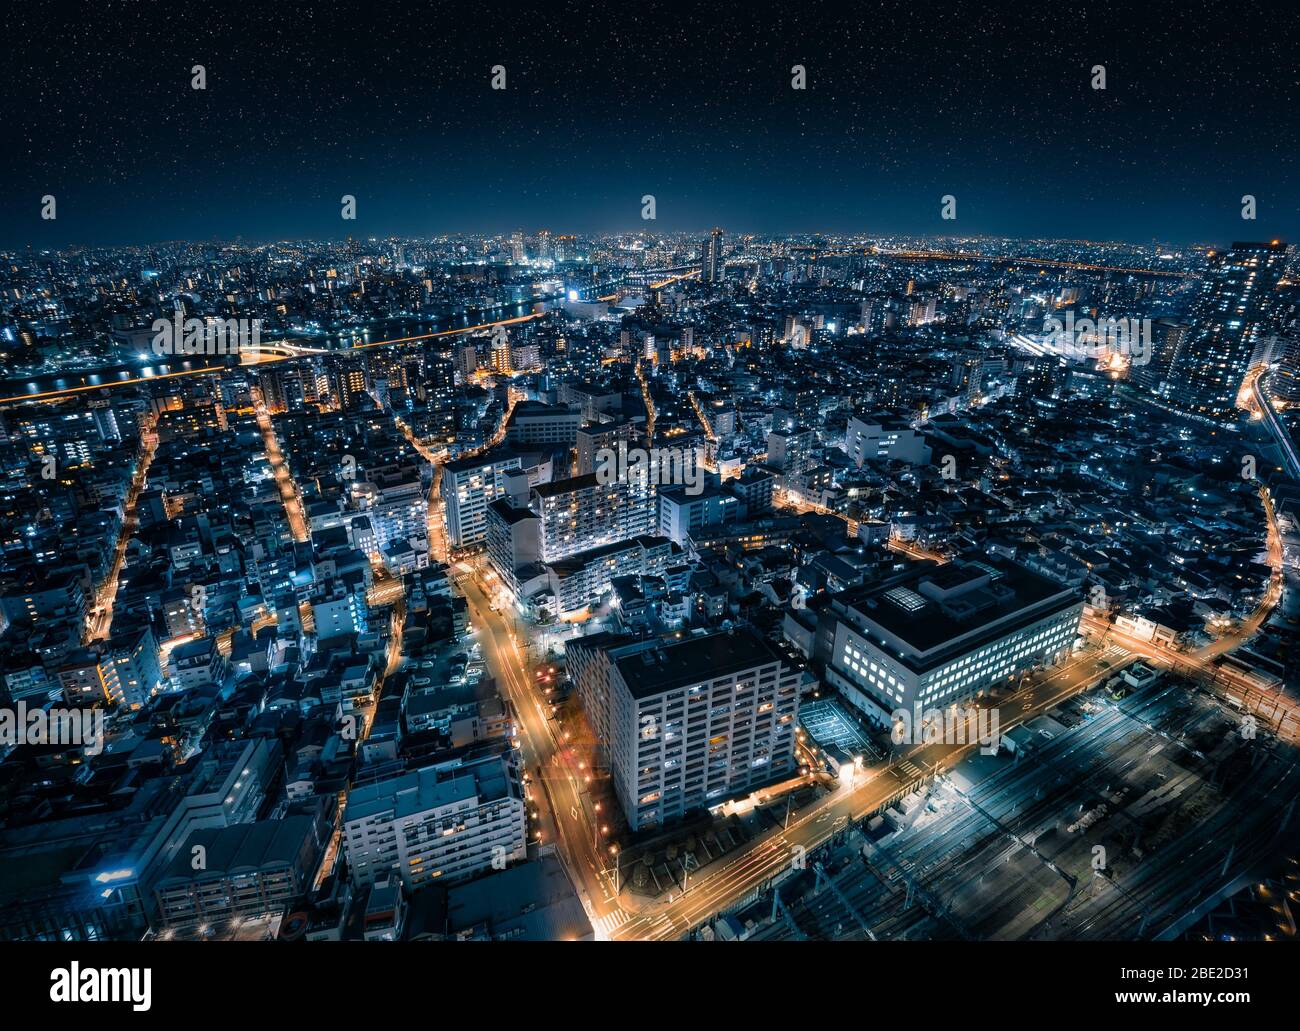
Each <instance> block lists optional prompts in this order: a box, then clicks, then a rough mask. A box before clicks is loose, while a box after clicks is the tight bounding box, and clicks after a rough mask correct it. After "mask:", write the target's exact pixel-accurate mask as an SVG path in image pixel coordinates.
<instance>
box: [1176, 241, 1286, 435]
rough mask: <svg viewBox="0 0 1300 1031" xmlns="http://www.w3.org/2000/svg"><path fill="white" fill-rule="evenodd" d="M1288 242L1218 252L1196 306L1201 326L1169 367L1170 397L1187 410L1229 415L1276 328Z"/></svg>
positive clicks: (1236, 245) (1221, 416)
mask: <svg viewBox="0 0 1300 1031" xmlns="http://www.w3.org/2000/svg"><path fill="white" fill-rule="evenodd" d="M1288 252H1289V247H1288V246H1287V245H1286V244H1283V243H1280V242H1278V241H1276V240H1275V241H1273V242H1272V243H1234V244H1233V245H1232V247H1231V249H1230V250H1227V251H1224V252H1222V253H1219V254H1216V255H1214V256H1213V258H1212V259H1211V261H1210V267H1209V269H1208V271H1207V272H1206V275H1205V283H1204V284H1203V287H1202V291H1203V292H1202V294H1201V297H1200V299H1199V300H1198V301H1197V305H1196V311H1195V323H1196V329H1195V330H1194V332H1193V333H1192V335H1191V338H1190V339H1189V340H1188V341H1187V342H1186V343H1185V344H1184V346H1183V347H1182V348H1181V349H1180V351H1179V353H1178V356H1177V357H1176V359H1175V360H1174V362H1173V365H1172V367H1171V369H1170V371H1169V377H1168V382H1169V385H1170V386H1169V393H1170V399H1171V400H1172V401H1174V402H1175V403H1176V404H1178V405H1179V406H1180V407H1182V408H1185V409H1186V410H1188V411H1191V412H1196V413H1198V414H1200V415H1206V416H1210V417H1213V418H1218V419H1225V418H1230V417H1232V415H1233V414H1234V412H1235V411H1236V402H1237V394H1238V392H1239V391H1240V389H1241V384H1242V381H1243V380H1244V379H1245V377H1246V372H1247V370H1248V369H1249V367H1250V362H1251V357H1252V355H1254V354H1255V353H1256V349H1257V348H1258V347H1259V345H1260V344H1261V343H1262V342H1263V341H1264V339H1265V338H1267V337H1268V336H1269V334H1271V333H1274V332H1276V330H1277V322H1276V319H1277V308H1278V299H1277V284H1278V280H1279V279H1280V278H1281V277H1282V269H1283V266H1284V265H1285V264H1286V260H1287V255H1288Z"/></svg>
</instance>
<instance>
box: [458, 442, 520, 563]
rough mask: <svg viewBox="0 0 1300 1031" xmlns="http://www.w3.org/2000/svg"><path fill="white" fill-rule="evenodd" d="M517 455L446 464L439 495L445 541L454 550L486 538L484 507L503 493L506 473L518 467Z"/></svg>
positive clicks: (472, 459)
mask: <svg viewBox="0 0 1300 1031" xmlns="http://www.w3.org/2000/svg"><path fill="white" fill-rule="evenodd" d="M521 467H522V466H521V462H520V458H519V456H518V455H501V454H498V455H484V456H483V457H481V458H462V459H460V460H458V461H455V462H448V463H447V464H446V465H445V466H444V467H443V471H442V486H441V494H442V500H443V506H444V511H445V512H446V518H447V542H448V544H449V545H450V546H451V547H452V548H453V549H455V550H460V549H462V548H472V547H477V546H478V545H481V544H482V543H483V542H484V541H485V540H486V539H487V508H488V505H490V504H491V503H492V502H493V501H495V500H496V499H497V498H499V497H501V496H502V495H503V494H504V493H505V478H506V473H507V472H509V471H510V470H511V469H519V468H521Z"/></svg>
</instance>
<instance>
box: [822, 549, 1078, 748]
mask: <svg viewBox="0 0 1300 1031" xmlns="http://www.w3.org/2000/svg"><path fill="white" fill-rule="evenodd" d="M1082 613H1083V597H1082V595H1081V593H1080V592H1079V590H1078V589H1076V588H1071V587H1068V586H1066V585H1064V584H1061V583H1059V582H1057V581H1055V580H1052V579H1049V578H1047V577H1045V576H1041V575H1039V574H1038V573H1034V572H1031V571H1030V570H1028V569H1026V568H1025V567H1024V566H1021V565H1018V564H1016V563H1014V562H1011V561H1009V560H1005V559H1001V558H991V557H990V558H985V559H981V560H979V561H971V562H953V563H950V564H947V565H943V566H934V565H931V564H929V563H925V564H923V565H921V566H920V567H919V568H915V569H910V570H908V571H907V572H905V573H903V574H901V575H898V576H894V577H890V578H889V579H887V580H884V581H882V582H877V583H873V584H868V585H865V586H863V587H855V588H851V589H850V590H848V591H844V592H843V593H841V594H838V595H835V596H833V597H832V599H831V601H830V603H829V604H828V605H826V606H825V607H824V608H822V609H821V610H820V611H819V613H818V627H817V644H816V655H817V658H818V660H819V661H820V662H821V663H822V664H823V665H824V667H825V671H826V680H827V682H828V683H830V684H831V685H832V686H834V687H835V688H837V689H838V690H839V692H840V694H841V696H842V697H843V698H844V699H845V700H846V701H848V702H849V703H850V704H851V705H853V706H854V707H855V708H856V709H857V710H858V711H859V712H861V713H862V714H863V716H865V717H866V718H868V719H870V720H872V721H874V722H876V723H880V724H882V725H886V726H887V725H889V724H890V722H891V714H892V713H893V712H895V711H896V710H898V709H906V710H908V711H909V712H910V711H912V709H913V707H914V706H915V705H920V706H921V707H922V708H923V709H929V708H931V707H940V706H946V705H950V704H952V703H955V702H962V701H964V700H966V699H968V698H970V697H972V696H974V695H976V694H978V693H979V692H980V691H983V690H986V689H988V688H990V687H992V686H994V685H995V684H999V683H1007V684H1009V683H1013V682H1014V681H1015V678H1016V677H1017V676H1018V675H1019V674H1020V673H1021V672H1023V671H1024V670H1027V669H1029V668H1031V667H1033V666H1035V665H1040V664H1041V665H1052V664H1053V663H1056V662H1058V661H1060V660H1061V659H1062V658H1063V657H1065V656H1066V655H1068V654H1069V653H1070V650H1071V649H1072V647H1073V646H1074V642H1075V637H1076V636H1077V634H1078V632H1079V620H1080V617H1081V615H1082Z"/></svg>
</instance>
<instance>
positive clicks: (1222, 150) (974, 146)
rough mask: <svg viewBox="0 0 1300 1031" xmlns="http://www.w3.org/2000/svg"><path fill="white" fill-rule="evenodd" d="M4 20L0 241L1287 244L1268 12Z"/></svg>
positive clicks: (1281, 80)
mask: <svg viewBox="0 0 1300 1031" xmlns="http://www.w3.org/2000/svg"><path fill="white" fill-rule="evenodd" d="M6 21H7V25H6V32H5V36H6V46H5V48H4V51H5V52H4V60H3V61H2V62H0V144H2V145H0V247H26V246H28V245H31V246H35V247H48V246H63V245H67V244H85V245H104V244H129V243H146V242H155V241H160V240H177V239H186V240H198V239H211V238H220V239H232V238H234V237H236V236H242V237H243V238H244V239H246V240H269V239H282V238H290V237H318V238H342V237H345V236H347V235H349V234H352V235H356V236H383V235H390V234H396V235H403V236H424V235H432V234H437V233H442V232H497V231H509V230H512V229H515V228H523V229H525V230H527V231H533V230H536V229H540V228H549V229H550V230H552V231H553V232H557V233H559V232H579V233H596V232H606V231H623V230H637V229H643V228H656V229H659V230H661V231H677V230H697V229H702V228H707V227H709V226H712V225H715V224H716V225H721V226H724V227H726V228H727V229H728V231H730V232H745V231H749V232H758V233H769V232H770V233H779V232H866V233H880V234H892V233H909V234H942V235H954V234H963V235H964V234H1004V235H1014V236H1039V237H1047V236H1058V237H1071V238H1088V239H1124V240H1132V241H1139V242H1149V241H1151V240H1153V239H1159V240H1161V241H1170V242H1174V243H1190V242H1199V241H1204V242H1223V241H1226V240H1228V239H1231V238H1236V239H1242V238H1250V239H1255V238H1268V237H1273V236H1282V237H1284V238H1288V239H1296V238H1297V237H1300V189H1298V188H1297V187H1300V170H1298V168H1297V162H1298V161H1300V146H1297V144H1298V142H1300V141H1298V140H1297V123H1298V122H1300V115H1298V114H1297V111H1298V110H1300V109H1298V108H1297V101H1298V100H1300V19H1297V18H1296V17H1295V16H1294V10H1293V9H1290V8H1289V7H1288V6H1287V5H1281V6H1278V7H1276V8H1275V9H1273V10H1269V9H1268V7H1267V5H1240V4H1224V3H1221V2H1218V0H1214V2H1208V3H1207V2H1199V0H1182V2H1174V3H1163V2H1147V0H1143V2H1141V3H1137V2H1134V0H1127V2H1122V3H1113V4H1112V3H1108V2H1088V3H1077V4H1076V3H1059V4H1047V3H1033V4H1025V5H1023V6H1000V5H997V4H993V3H965V2H957V3H947V4H942V5H931V4H927V3H925V2H923V0H908V2H863V3H857V4H846V3H842V2H841V3H834V4H832V3H825V4H822V3H817V2H809V0H805V2H800V3H793V2H790V0H785V2H780V3H746V4H704V3H694V4H682V5H669V4H661V3H656V2H650V0H646V2H639V3H636V4H625V3H605V4H594V3H581V4H579V3H571V2H565V0H550V2H545V3H537V4H519V3H492V4H490V5H489V4H483V3H478V2H469V0H462V2H459V3H444V2H441V0H421V2H410V0H408V2H403V3H393V4H391V5H390V4H388V3H385V2H381V0H368V2H366V3H360V4H358V3H329V2H325V3H314V4H301V5H300V4H295V3H288V2H277V3H274V4H271V3H266V2H265V0H260V2H244V0H231V2H224V3H203V4H197V3H195V4H191V3H184V2H172V3H167V4H161V3H159V4H155V3H152V2H146V0H139V2H135V0H132V2H121V0H98V2H95V3H93V4H85V5H82V4H71V3H66V4H59V3H52V2H42V3H27V4H15V5H10V7H9V9H8V10H7V12H6ZM196 64H202V65H203V66H204V68H205V70H206V76H207V88H206V90H202V91H199V90H194V89H192V88H191V78H192V75H191V68H192V66H194V65H196ZM795 64H801V65H803V66H804V67H805V68H806V75H807V87H808V88H807V89H806V90H802V91H798V90H794V89H792V88H791V68H792V66H793V65H795ZM1097 64H1101V65H1104V66H1105V68H1106V80H1107V83H1106V84H1107V88H1106V89H1105V90H1104V91H1098V90H1094V89H1092V88H1091V79H1092V71H1091V69H1092V67H1093V66H1094V65H1097ZM494 65H503V66H504V67H505V69H506V87H507V88H506V89H505V90H493V89H492V88H491V77H492V72H491V69H492V67H493V66H494ZM46 194H52V195H54V196H55V197H56V199H57V218H56V219H55V220H54V221H43V220H42V219H41V217H40V215H41V198H42V197H43V196H44V195H46ZM344 194H351V195H353V196H355V197H356V199H357V219H356V221H352V222H348V221H344V220H343V219H341V218H340V198H341V196H342V195H344ZM644 194H653V195H654V196H655V198H656V208H657V216H658V217H657V220H656V222H654V223H645V222H643V221H642V220H641V217H640V216H641V198H642V196H643V195H644ZM945 194H951V195H953V196H954V197H956V199H957V216H958V217H957V220H956V221H943V220H942V219H941V218H940V206H941V202H940V198H941V197H942V196H943V195H945ZM1244 194H1252V195H1253V196H1255V197H1256V199H1257V205H1258V220H1257V221H1255V222H1245V221H1243V220H1242V219H1241V197H1242V196H1243V195H1244Z"/></svg>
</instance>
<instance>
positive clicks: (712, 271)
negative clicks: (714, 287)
mask: <svg viewBox="0 0 1300 1031" xmlns="http://www.w3.org/2000/svg"><path fill="white" fill-rule="evenodd" d="M701 262H702V264H703V266H704V267H703V271H702V272H701V275H702V277H703V279H704V281H705V282H706V283H716V282H717V281H718V280H719V279H721V278H722V230H721V229H715V230H713V232H711V233H710V234H709V238H708V239H707V240H705V241H704V245H703V248H702V254H701Z"/></svg>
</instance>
